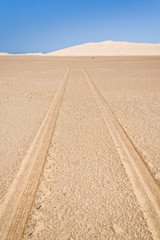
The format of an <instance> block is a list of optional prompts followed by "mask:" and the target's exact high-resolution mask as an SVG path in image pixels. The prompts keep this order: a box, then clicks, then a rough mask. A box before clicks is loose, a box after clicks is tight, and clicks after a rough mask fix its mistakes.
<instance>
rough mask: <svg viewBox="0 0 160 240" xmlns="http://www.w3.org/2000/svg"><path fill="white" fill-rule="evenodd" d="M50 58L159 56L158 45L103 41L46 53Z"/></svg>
mask: <svg viewBox="0 0 160 240" xmlns="http://www.w3.org/2000/svg"><path fill="white" fill-rule="evenodd" d="M46 55H51V56H118V55H160V44H150V43H128V42H114V41H105V42H98V43H94V42H93V43H86V44H82V45H77V46H74V47H69V48H65V49H62V50H59V51H55V52H51V53H47V54H46Z"/></svg>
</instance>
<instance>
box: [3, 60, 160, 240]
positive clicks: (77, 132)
mask: <svg viewBox="0 0 160 240" xmlns="http://www.w3.org/2000/svg"><path fill="white" fill-rule="evenodd" d="M0 61H1V62H2V64H1V65H0V67H1V77H0V80H1V86H2V87H1V92H2V94H1V102H2V103H1V106H2V108H1V111H2V114H1V116H2V119H3V120H4V121H3V122H2V123H1V124H3V125H2V126H1V136H2V137H1V139H2V140H1V141H2V144H1V154H2V158H1V161H2V164H1V169H0V171H1V182H2V183H5V184H3V185H2V190H1V192H2V199H3V196H4V193H5V192H6V189H7V188H8V187H9V185H10V184H11V182H12V180H13V179H14V176H15V174H16V172H17V170H18V169H19V166H20V163H21V161H22V158H23V157H24V155H25V153H26V152H27V149H28V147H29V145H30V144H31V143H32V139H33V137H34V135H35V134H36V132H37V131H38V128H39V126H40V123H41V121H42V120H43V118H44V116H45V114H46V112H47V110H48V108H49V105H50V102H51V100H52V98H53V96H54V94H55V92H56V90H57V88H58V85H59V83H60V81H61V80H62V77H63V75H64V73H65V71H66V68H67V65H68V64H69V65H70V67H71V75H70V77H69V79H68V84H67V88H66V92H65V95H64V98H63V101H62V105H61V107H60V112H59V117H58V119H57V123H56V128H55V131H54V134H53V137H52V141H51V144H50V147H49V152H48V156H47V159H46V165H45V168H44V171H43V174H42V177H41V180H40V185H39V188H38V191H37V194H36V197H35V202H34V205H33V208H32V210H31V214H30V216H29V220H28V223H27V226H26V229H25V234H24V236H23V239H25V240H26V239H35V240H37V239H38V240H39V239H40V240H41V239H50V240H52V239H60V240H61V239H127V240H128V239H152V238H153V235H151V232H150V228H148V223H147V222H146V219H145V215H144V212H143V211H144V209H143V210H142V208H141V206H140V205H139V199H137V197H136V196H135V192H134V189H133V186H132V185H131V183H130V176H128V173H126V170H125V168H124V166H123V165H122V161H121V159H120V156H119V154H118V152H117V147H116V145H115V142H113V140H112V138H111V135H110V132H109V131H108V128H107V125H106V123H105V121H104V118H103V116H102V113H101V112H100V109H99V107H98V105H97V103H96V102H95V99H94V97H93V95H92V93H91V90H90V88H89V86H88V84H87V81H86V79H85V78H84V75H83V73H82V71H81V67H84V68H85V69H86V70H87V71H88V73H89V74H90V76H91V78H92V79H93V80H94V82H95V83H96V86H97V87H98V89H99V90H100V92H101V93H102V95H103V96H104V97H105V99H106V100H107V102H108V103H109V105H110V107H111V108H112V110H113V112H114V114H115V116H116V117H117V120H118V121H119V122H120V124H121V125H122V127H123V128H124V130H125V131H126V133H127V135H128V136H129V138H130V139H131V140H132V141H133V144H134V146H135V147H136V149H137V150H138V152H139V154H140V155H141V157H142V158H143V160H144V161H145V163H146V165H147V166H148V167H149V169H150V170H151V172H152V174H153V175H154V177H155V178H156V179H157V184H159V182H158V180H159V174H160V166H159V149H160V144H159V141H158V139H159V132H160V131H159V130H160V124H159V113H160V101H159V100H160V99H159V96H160V82H159V79H160V57H108V58H107V57H106V58H105V57H104V58H95V59H92V58H89V57H88V58H60V57H59V58H54V57H53V58H52V57H49V58H47V57H44V58H38V57H23V58H22V57H21V58H20V57H4V58H3V57H1V58H0ZM46 83H47V84H46ZM7 84H8V85H7ZM29 96H30V97H29ZM7 97H9V99H10V98H11V99H10V100H9V99H8V98H7ZM3 116H4V117H3ZM21 149H23V151H22V152H21ZM137 187H138V186H137ZM155 239H156V238H155ZM157 239H158V238H157Z"/></svg>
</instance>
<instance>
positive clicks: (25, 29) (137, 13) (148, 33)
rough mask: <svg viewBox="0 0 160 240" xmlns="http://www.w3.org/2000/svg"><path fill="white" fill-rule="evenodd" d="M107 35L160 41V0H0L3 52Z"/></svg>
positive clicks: (44, 48)
mask: <svg viewBox="0 0 160 240" xmlns="http://www.w3.org/2000/svg"><path fill="white" fill-rule="evenodd" d="M107 40H114V41H129V42H150V43H160V0H0V52H9V53H27V52H43V53H45V52H51V51H55V50H58V49H62V48H65V47H69V46H74V45H78V44H83V43H87V42H99V41H107Z"/></svg>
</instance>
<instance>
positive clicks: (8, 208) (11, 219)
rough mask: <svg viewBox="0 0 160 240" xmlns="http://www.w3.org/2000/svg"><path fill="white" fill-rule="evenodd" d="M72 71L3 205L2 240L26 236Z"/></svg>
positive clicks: (66, 77) (1, 220)
mask: <svg viewBox="0 0 160 240" xmlns="http://www.w3.org/2000/svg"><path fill="white" fill-rule="evenodd" d="M70 71H71V69H70V67H68V68H67V71H66V73H65V75H64V78H63V81H62V82H61V84H60V86H59V88H58V90H57V92H56V95H55V97H54V99H53V101H52V103H51V106H50V109H49V111H48V113H47V115H46V117H45V119H44V121H43V122H42V124H41V127H40V129H39V131H38V133H37V135H36V136H35V139H34V141H33V143H32V145H31V147H30V149H29V151H28V153H27V155H26V156H25V158H24V160H23V162H22V165H21V168H20V170H19V172H18V173H17V175H16V177H15V179H14V181H13V183H12V185H11V187H10V189H9V192H8V193H7V195H6V198H5V200H4V203H3V204H2V206H1V212H0V239H1V240H19V239H21V237H22V235H23V231H24V228H25V224H26V222H27V219H28V215H29V213H30V209H31V207H32V204H33V201H34V197H35V194H36V191H37V188H38V184H39V180H40V176H41V174H42V171H43V167H44V164H45V159H46V155H47V151H48V147H49V144H50V140H51V137H52V134H53V131H54V128H55V125H56V120H57V117H58V114H59V110H60V106H61V102H62V100H63V96H64V93H65V89H66V85H67V81H68V78H69V75H70Z"/></svg>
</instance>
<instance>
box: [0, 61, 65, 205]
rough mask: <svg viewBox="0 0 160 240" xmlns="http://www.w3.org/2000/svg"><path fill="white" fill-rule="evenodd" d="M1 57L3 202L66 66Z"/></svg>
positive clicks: (0, 194) (0, 174) (0, 193)
mask: <svg viewBox="0 0 160 240" xmlns="http://www.w3.org/2000/svg"><path fill="white" fill-rule="evenodd" d="M60 66H61V67H60V68H59V65H57V64H56V63H55V62H53V61H52V60H51V59H49V60H46V61H43V60H38V59H27V58H25V59H20V58H18V57H16V58H15V57H14V58H13V57H9V58H8V57H7V58H6V57H5V58H0V116H1V121H0V166H1V167H0V183H1V184H0V202H2V200H3V199H4V194H5V193H6V190H7V189H8V187H9V185H10V184H11V182H12V181H13V179H14V177H15V174H16V172H17V171H18V169H19V167H20V164H21V161H22V159H23V157H24V156H25V154H26V153H27V150H28V147H29V145H31V143H32V141H33V138H34V136H35V134H36V132H37V131H38V128H39V127H40V124H41V122H42V120H43V118H44V117H45V115H46V112H47V109H48V107H49V105H50V102H51V100H52V98H53V96H54V94H55V92H56V90H57V87H58V85H59V83H60V81H61V79H62V77H63V75H64V72H65V68H66V66H64V67H63V64H61V65H60Z"/></svg>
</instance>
